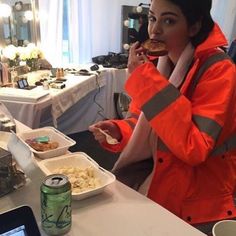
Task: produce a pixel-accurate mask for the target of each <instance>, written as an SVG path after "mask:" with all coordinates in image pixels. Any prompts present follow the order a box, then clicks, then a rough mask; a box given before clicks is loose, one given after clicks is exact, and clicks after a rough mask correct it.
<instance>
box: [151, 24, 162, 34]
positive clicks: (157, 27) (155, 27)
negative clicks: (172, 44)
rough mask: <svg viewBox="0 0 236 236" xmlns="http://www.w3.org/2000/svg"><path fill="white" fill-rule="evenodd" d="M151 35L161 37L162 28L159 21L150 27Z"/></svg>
mask: <svg viewBox="0 0 236 236" xmlns="http://www.w3.org/2000/svg"><path fill="white" fill-rule="evenodd" d="M149 33H150V34H152V35H157V34H158V35H159V34H161V33H162V27H161V24H160V22H159V21H156V22H153V24H152V25H151V27H150V32H149Z"/></svg>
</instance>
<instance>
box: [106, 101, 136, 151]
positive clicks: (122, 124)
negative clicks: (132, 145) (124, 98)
mask: <svg viewBox="0 0 236 236" xmlns="http://www.w3.org/2000/svg"><path fill="white" fill-rule="evenodd" d="M139 115H140V110H139V109H138V108H137V107H136V106H135V104H134V103H133V102H132V101H131V103H130V104H129V111H128V112H127V115H126V118H125V119H123V120H111V121H112V122H113V123H115V124H116V125H117V126H118V127H119V129H120V132H121V136H122V138H121V140H120V142H119V143H118V144H115V145H110V144H108V143H102V147H104V148H105V149H106V150H108V151H111V152H121V151H122V150H123V149H124V147H125V146H126V144H127V143H128V141H129V138H130V136H131V134H132V133H133V130H134V128H135V125H136V123H137V121H138V118H139Z"/></svg>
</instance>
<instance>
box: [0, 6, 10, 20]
mask: <svg viewBox="0 0 236 236" xmlns="http://www.w3.org/2000/svg"><path fill="white" fill-rule="evenodd" d="M10 15H11V7H10V6H9V5H8V4H6V3H1V4H0V17H9V16H10Z"/></svg>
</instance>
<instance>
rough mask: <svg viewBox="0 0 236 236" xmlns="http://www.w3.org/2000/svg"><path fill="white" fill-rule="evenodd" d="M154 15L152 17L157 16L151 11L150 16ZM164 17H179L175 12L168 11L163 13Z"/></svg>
mask: <svg viewBox="0 0 236 236" xmlns="http://www.w3.org/2000/svg"><path fill="white" fill-rule="evenodd" d="M150 13H151V14H152V15H155V13H154V12H153V11H152V10H149V14H150ZM161 15H162V16H165V15H173V16H178V15H177V14H176V13H174V12H171V11H166V12H163V13H161Z"/></svg>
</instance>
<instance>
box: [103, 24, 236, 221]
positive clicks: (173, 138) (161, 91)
mask: <svg viewBox="0 0 236 236" xmlns="http://www.w3.org/2000/svg"><path fill="white" fill-rule="evenodd" d="M224 45H226V40H225V38H224V36H223V34H222V33H221V31H220V29H219V28H218V26H217V25H215V27H214V29H213V31H212V32H211V34H210V35H209V37H208V38H207V40H206V41H204V42H203V43H202V44H201V45H199V46H198V47H197V48H196V50H195V54H194V63H193V65H192V67H191V69H190V70H189V72H188V74H187V76H186V79H185V81H184V83H183V85H182V87H181V89H180V91H179V90H178V89H176V88H175V87H174V86H172V85H171V84H170V83H169V82H168V80H167V79H166V78H165V77H164V76H162V75H161V74H160V73H159V72H158V71H157V70H156V68H155V67H154V66H153V64H152V63H145V64H143V65H141V66H139V67H138V68H136V70H135V71H134V72H133V73H132V74H131V76H130V77H129V79H128V81H127V83H126V90H127V92H128V93H129V95H130V96H131V97H132V104H131V107H130V111H131V118H129V119H126V120H122V121H114V122H115V123H116V124H117V125H118V126H119V127H120V130H121V132H122V135H123V139H122V141H121V143H120V144H118V145H115V146H109V145H105V146H106V148H108V149H109V150H112V151H120V150H122V148H123V147H124V146H125V145H126V143H127V141H128V139H129V137H130V135H131V133H132V129H133V127H134V125H135V123H136V121H137V115H138V114H139V112H140V110H142V111H143V113H144V114H145V116H146V118H147V120H148V121H149V124H150V125H151V127H152V129H153V130H154V131H155V132H156V134H157V136H158V137H159V143H160V142H162V144H164V146H165V148H163V145H160V147H159V148H158V149H157V155H156V158H157V161H156V164H155V166H154V168H155V171H154V175H153V179H152V182H151V186H150V188H149V192H148V197H149V198H151V199H153V200H154V201H156V202H157V203H159V204H160V205H162V206H163V207H165V208H167V209H168V210H170V211H171V212H173V213H174V214H176V215H177V216H179V217H181V218H182V219H184V220H185V221H187V222H189V223H191V224H196V223H203V222H210V221H215V220H220V219H226V218H231V217H235V216H236V208H235V205H234V201H233V194H234V191H235V186H236V71H235V65H234V64H233V63H232V62H231V61H230V60H228V59H222V60H221V61H219V62H216V63H214V64H213V65H211V66H210V67H209V68H208V69H207V70H206V71H205V72H204V73H203V75H202V76H201V78H200V80H199V81H198V83H197V86H196V88H195V90H194V92H193V94H192V96H191V97H187V95H188V92H189V91H188V90H189V88H190V85H191V82H192V80H193V77H194V75H195V74H196V73H197V72H198V70H199V67H200V65H201V64H203V61H205V60H206V58H208V57H209V56H211V55H212V54H214V53H215V52H216V48H217V47H219V46H224ZM160 140H161V141H160ZM161 146H162V147H161Z"/></svg>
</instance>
